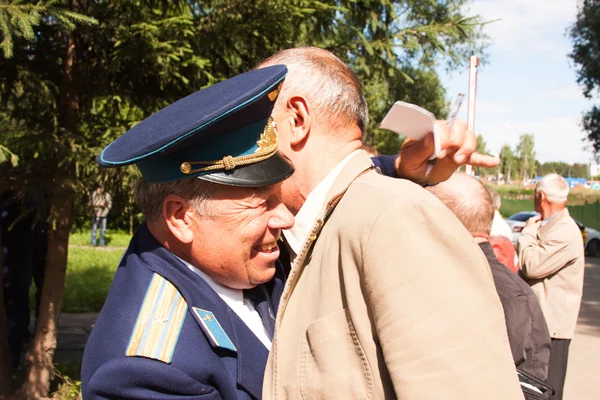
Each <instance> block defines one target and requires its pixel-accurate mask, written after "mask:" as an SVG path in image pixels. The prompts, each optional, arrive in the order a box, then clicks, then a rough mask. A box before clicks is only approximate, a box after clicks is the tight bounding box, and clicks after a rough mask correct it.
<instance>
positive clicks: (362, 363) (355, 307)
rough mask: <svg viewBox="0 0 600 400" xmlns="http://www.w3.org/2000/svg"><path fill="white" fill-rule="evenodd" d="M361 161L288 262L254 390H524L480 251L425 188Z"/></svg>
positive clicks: (511, 394)
mask: <svg viewBox="0 0 600 400" xmlns="http://www.w3.org/2000/svg"><path fill="white" fill-rule="evenodd" d="M369 168H371V162H370V160H369V158H368V156H367V155H366V153H365V154H363V153H360V154H357V155H356V156H354V157H353V158H352V159H351V160H350V161H349V162H348V163H347V164H346V165H345V166H344V168H343V169H342V170H341V172H340V174H339V175H338V177H337V178H336V180H335V182H334V184H333V186H332V189H331V190H330V193H329V195H328V200H329V201H330V202H329V204H333V203H335V199H337V198H339V196H340V194H341V193H344V189H346V188H348V189H347V191H345V193H344V194H343V196H342V197H341V200H340V201H339V203H337V206H336V207H335V208H334V209H333V211H332V212H331V213H330V216H329V218H326V216H327V215H328V214H329V211H328V210H330V209H331V208H330V207H329V206H327V205H326V206H325V207H324V209H323V211H322V213H321V215H320V216H319V218H318V220H317V221H316V223H315V225H314V227H313V230H312V232H311V234H310V236H309V238H308V239H307V241H306V242H305V244H304V247H303V249H302V250H301V251H300V253H299V254H298V256H297V257H296V259H295V261H294V264H293V266H292V270H291V272H290V276H289V278H288V279H287V282H286V286H285V289H284V292H283V295H282V298H281V304H280V306H279V310H278V312H277V318H276V330H275V338H274V341H273V347H272V348H271V353H270V354H269V362H268V363H267V369H266V372H265V384H264V388H263V398H264V399H393V398H398V399H402V400H425V399H427V400H433V399H445V400H466V399H478V400H479V399H487V400H514V399H522V398H523V394H522V391H521V389H520V386H519V383H518V379H517V374H516V372H515V366H514V363H513V360H512V357H511V352H510V347H509V343H508V338H507V334H506V326H505V323H504V315H503V312H502V306H501V304H500V301H499V299H498V295H497V294H496V290H495V288H494V283H493V280H492V276H491V272H490V269H489V267H488V265H487V262H486V260H485V257H484V255H483V253H482V252H481V250H480V249H479V247H478V246H477V245H476V244H475V243H474V242H473V239H472V237H471V235H470V234H469V233H468V232H467V230H466V229H465V228H464V226H463V225H462V224H461V223H460V222H459V221H458V219H457V218H456V217H455V216H454V215H453V214H452V213H451V212H450V210H448V209H447V208H446V207H445V206H444V205H443V204H442V203H441V202H440V201H439V200H438V199H437V198H435V197H434V196H433V195H432V194H431V193H429V192H427V191H426V190H424V189H423V188H421V187H419V186H418V185H415V184H413V183H411V182H408V181H404V180H401V179H392V178H387V177H384V176H381V175H379V174H378V173H377V172H375V171H374V170H370V171H369V172H364V171H365V170H368V169H369ZM363 172H364V173H363ZM361 174H362V175H361Z"/></svg>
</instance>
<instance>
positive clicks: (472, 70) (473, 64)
mask: <svg viewBox="0 0 600 400" xmlns="http://www.w3.org/2000/svg"><path fill="white" fill-rule="evenodd" d="M478 65H479V58H477V56H471V57H469V108H468V109H467V127H468V129H469V130H470V131H473V132H475V98H476V96H477V66H478ZM465 172H466V173H467V174H468V175H473V167H472V166H471V165H468V164H467V165H465Z"/></svg>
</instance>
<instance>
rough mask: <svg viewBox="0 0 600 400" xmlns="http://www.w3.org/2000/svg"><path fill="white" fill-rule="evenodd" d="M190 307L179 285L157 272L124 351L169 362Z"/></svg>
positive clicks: (133, 355)
mask: <svg viewBox="0 0 600 400" xmlns="http://www.w3.org/2000/svg"><path fill="white" fill-rule="evenodd" d="M187 309H188V306H187V303H186V301H185V299H184V298H183V297H182V296H181V293H179V291H178V290H177V288H176V287H175V286H173V284H172V283H171V282H169V281H168V280H166V279H165V278H163V277H162V276H160V275H158V274H156V273H155V274H154V275H153V276H152V280H151V281H150V285H149V286H148V290H147V291H146V296H145V297H144V302H143V303H142V307H141V308H140V313H139V314H138V317H137V321H136V323H135V327H134V328H133V332H132V334H131V338H130V339H129V345H128V346H127V351H126V353H125V354H126V355H127V356H130V357H146V358H152V359H155V360H159V361H162V362H165V363H167V364H168V363H170V362H171V360H172V359H173V353H174V352H175V346H176V345H177V340H178V339H179V334H180V333H181V328H182V327H183V323H184V321H185V316H186V314H187Z"/></svg>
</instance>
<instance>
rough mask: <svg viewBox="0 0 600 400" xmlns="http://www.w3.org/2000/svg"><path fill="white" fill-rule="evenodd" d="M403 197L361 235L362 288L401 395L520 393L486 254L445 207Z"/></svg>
mask: <svg viewBox="0 0 600 400" xmlns="http://www.w3.org/2000/svg"><path fill="white" fill-rule="evenodd" d="M398 203H399V202H394V203H392V204H389V205H388V206H387V207H386V208H385V209H383V210H382V211H381V213H380V214H379V216H378V217H377V218H376V219H375V220H374V223H373V225H372V226H371V227H370V229H368V230H367V231H366V232H365V233H364V236H363V241H362V247H363V254H364V257H365V259H364V271H362V273H363V274H364V282H365V288H364V290H365V291H366V293H365V295H366V299H367V302H368V303H369V306H370V307H371V310H372V313H373V320H374V324H375V329H376V331H377V332H376V334H377V337H378V339H379V342H380V343H381V347H382V353H383V359H384V362H385V364H386V367H387V369H388V371H389V374H390V378H391V381H392V384H393V386H394V391H395V393H396V396H397V398H400V399H403V400H412V399H414V400H417V399H418V400H422V399H444V398H453V399H463V400H464V399H482V398H485V399H488V400H489V399H497V400H509V399H522V398H523V395H522V392H521V390H520V386H519V383H518V379H517V375H516V372H515V367H514V364H513V361H512V356H511V352H510V348H509V344H508V338H507V334H506V326H505V323H504V317H503V312H502V308H501V304H500V301H499V299H498V296H497V294H496V292H495V289H494V286H493V281H492V277H491V272H490V270H489V266H488V265H487V262H486V261H485V258H484V256H483V253H482V252H481V251H480V249H479V248H478V247H477V245H476V244H475V243H473V242H472V240H471V238H470V236H469V235H468V233H467V232H466V230H465V231H464V233H463V231H462V230H460V229H458V230H457V221H455V220H449V218H454V217H453V216H452V215H451V214H450V213H449V211H448V210H447V209H445V207H443V205H441V204H440V205H439V206H438V205H437V203H434V204H433V205H432V202H425V203H424V204H418V203H409V204H406V203H404V204H401V205H400V204H398ZM407 208H408V209H407ZM399 215H401V216H402V218H399V217H398V216H399ZM398 221H401V223H402V225H403V226H404V227H403V228H402V229H398V226H396V225H397V224H398ZM445 221H446V223H445ZM448 222H449V223H448ZM407 227H410V228H407ZM394 243H395V244H396V245H394ZM399 269H401V270H402V273H401V274H400V273H398V270H399ZM399 310H401V311H399Z"/></svg>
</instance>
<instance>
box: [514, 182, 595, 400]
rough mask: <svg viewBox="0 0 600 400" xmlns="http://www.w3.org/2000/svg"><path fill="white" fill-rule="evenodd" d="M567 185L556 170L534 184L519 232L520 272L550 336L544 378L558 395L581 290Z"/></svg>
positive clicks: (581, 262) (579, 247)
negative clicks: (531, 212)
mask: <svg viewBox="0 0 600 400" xmlns="http://www.w3.org/2000/svg"><path fill="white" fill-rule="evenodd" d="M568 194H569V185H567V182H566V181H565V180H564V178H563V177H561V176H560V175H557V174H550V175H546V176H544V177H543V178H542V179H540V181H539V182H538V183H537V185H536V187H535V199H534V204H535V210H536V211H537V212H539V213H540V214H541V216H537V217H533V218H530V219H529V220H528V221H527V225H526V226H525V228H523V231H522V232H521V236H520V237H519V259H520V260H521V273H522V275H523V276H524V277H525V278H526V279H527V282H528V283H529V285H530V286H531V288H532V289H533V291H534V292H535V293H536V294H537V296H538V298H539V300H540V304H541V306H542V310H543V312H544V316H545V317H546V322H547V323H548V330H549V331H550V337H551V338H552V347H551V349H550V363H549V365H548V383H549V384H550V385H551V386H552V387H553V388H554V390H555V394H554V397H553V399H562V393H563V387H564V384H565V377H566V374H567V360H568V355H569V345H570V343H571V338H573V334H574V333H575V324H576V323H577V315H578V314H579V306H580V304H581V296H582V294H583V271H584V268H585V258H584V252H583V243H582V240H581V231H580V230H579V227H578V226H577V224H576V223H575V221H573V219H572V218H571V217H570V215H569V210H567V208H566V203H567V196H568Z"/></svg>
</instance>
